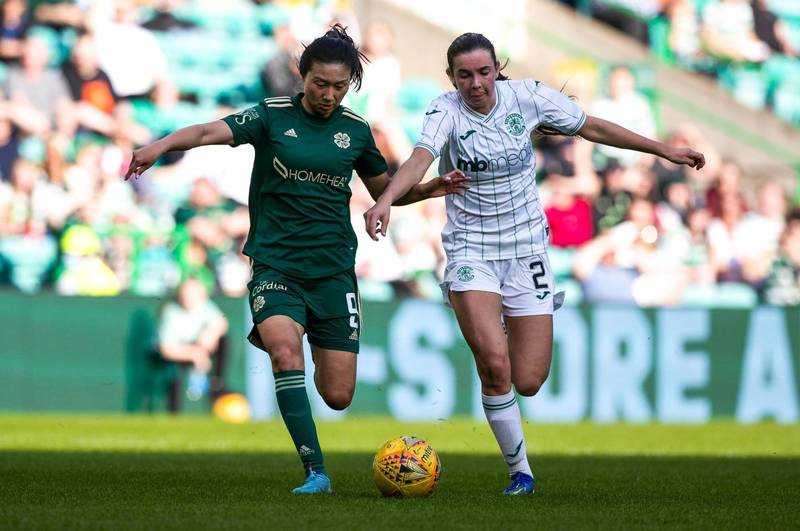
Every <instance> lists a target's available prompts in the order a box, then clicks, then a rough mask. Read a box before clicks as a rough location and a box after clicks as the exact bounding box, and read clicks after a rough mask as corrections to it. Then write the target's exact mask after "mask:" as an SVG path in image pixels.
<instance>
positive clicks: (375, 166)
mask: <svg viewBox="0 0 800 531" xmlns="http://www.w3.org/2000/svg"><path fill="white" fill-rule="evenodd" d="M353 169H354V170H356V173H358V176H359V177H361V178H362V179H369V178H370V177H376V176H378V175H381V174H383V173H386V170H388V169H389V166H387V164H386V160H385V159H384V158H383V155H381V152H380V151H378V147H377V146H376V145H375V139H374V138H373V137H372V132H371V131H369V130H367V139H366V141H365V143H364V149H363V150H362V151H361V154H360V155H359V156H358V158H357V159H356V160H355V162H354V163H353Z"/></svg>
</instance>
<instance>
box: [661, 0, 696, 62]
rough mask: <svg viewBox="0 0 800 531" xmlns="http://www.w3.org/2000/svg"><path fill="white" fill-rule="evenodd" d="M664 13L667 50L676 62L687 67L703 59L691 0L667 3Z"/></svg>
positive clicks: (675, 0) (677, 0)
mask: <svg viewBox="0 0 800 531" xmlns="http://www.w3.org/2000/svg"><path fill="white" fill-rule="evenodd" d="M664 13H665V15H666V16H667V19H668V20H669V26H670V29H669V36H668V39H669V48H670V50H671V51H672V53H674V54H675V57H676V58H677V59H678V61H679V62H680V63H681V64H683V65H685V66H689V67H693V66H696V65H697V64H698V63H699V62H700V61H701V60H702V59H703V49H702V46H701V42H700V24H699V22H698V19H697V9H696V8H695V4H694V1H693V0H672V1H669V2H667V5H666V6H665V8H664Z"/></svg>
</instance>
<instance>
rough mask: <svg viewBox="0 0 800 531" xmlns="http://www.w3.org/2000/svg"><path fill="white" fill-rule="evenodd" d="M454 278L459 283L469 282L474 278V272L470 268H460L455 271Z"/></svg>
mask: <svg viewBox="0 0 800 531" xmlns="http://www.w3.org/2000/svg"><path fill="white" fill-rule="evenodd" d="M456 277H457V278H458V280H460V281H461V282H469V281H470V280H472V279H474V278H475V272H474V271H473V270H472V268H471V267H470V266H461V267H459V268H458V271H456Z"/></svg>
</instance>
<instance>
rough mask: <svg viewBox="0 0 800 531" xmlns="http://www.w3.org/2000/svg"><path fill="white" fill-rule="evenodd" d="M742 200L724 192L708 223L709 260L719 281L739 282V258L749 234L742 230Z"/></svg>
mask: <svg viewBox="0 0 800 531" xmlns="http://www.w3.org/2000/svg"><path fill="white" fill-rule="evenodd" d="M743 214H744V212H743V210H742V203H741V201H739V198H738V197H737V196H735V195H731V194H726V195H723V196H722V199H721V202H720V216H719V217H718V218H715V219H712V220H711V222H710V223H709V225H708V241H709V244H710V248H711V261H712V263H713V264H714V268H715V271H716V275H717V280H718V281H720V282H742V281H744V275H743V271H742V265H743V264H742V258H743V256H744V255H745V254H746V253H747V252H748V250H749V249H748V248H749V246H750V245H751V244H754V243H756V242H754V241H753V240H752V238H748V236H749V235H748V234H746V233H745V231H743V230H742V216H743Z"/></svg>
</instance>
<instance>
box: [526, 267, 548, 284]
mask: <svg viewBox="0 0 800 531" xmlns="http://www.w3.org/2000/svg"><path fill="white" fill-rule="evenodd" d="M529 267H530V268H531V271H533V285H534V287H535V288H536V289H544V288H546V287H547V282H539V279H540V278H542V277H543V276H544V275H545V272H544V264H543V263H542V261H541V260H536V261H535V262H531V264H530V266H529Z"/></svg>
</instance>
